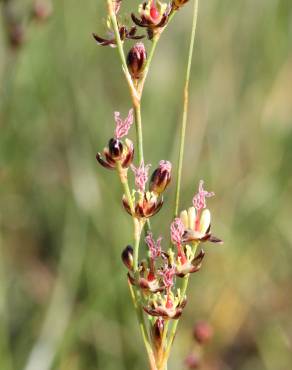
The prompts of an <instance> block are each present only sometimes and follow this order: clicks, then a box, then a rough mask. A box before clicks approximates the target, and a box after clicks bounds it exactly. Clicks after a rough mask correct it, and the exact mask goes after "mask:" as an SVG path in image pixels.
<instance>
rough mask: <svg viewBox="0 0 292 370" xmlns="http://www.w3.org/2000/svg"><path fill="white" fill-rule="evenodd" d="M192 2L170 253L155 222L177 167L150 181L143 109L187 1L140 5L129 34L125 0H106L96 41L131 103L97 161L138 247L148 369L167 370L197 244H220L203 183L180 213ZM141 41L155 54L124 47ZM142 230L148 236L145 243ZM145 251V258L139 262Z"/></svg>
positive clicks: (128, 258)
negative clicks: (157, 61) (114, 53)
mask: <svg viewBox="0 0 292 370" xmlns="http://www.w3.org/2000/svg"><path fill="white" fill-rule="evenodd" d="M194 1H195V2H194V18H193V29H192V37H191V44H190V52H189V61H188V68H187V75H186V84H185V91H184V114H183V123H182V132H181V144H180V151H179V152H180V154H179V160H178V163H179V165H178V176H177V183H176V188H177V192H176V200H175V217H174V220H173V221H172V223H171V225H170V242H171V247H170V248H169V249H168V250H163V248H162V237H159V238H158V239H157V240H156V239H155V238H154V236H153V233H152V231H151V225H150V218H151V217H153V216H154V215H155V214H156V213H158V212H159V210H160V209H161V207H162V205H163V193H164V191H165V190H166V188H167V187H168V185H169V183H170V181H171V170H172V165H171V163H170V162H168V161H166V160H161V161H160V162H159V166H158V167H157V168H156V169H155V170H154V172H153V173H152V175H151V177H150V180H149V181H148V174H149V170H150V166H151V165H149V164H147V165H145V163H144V153H143V137H142V120H141V110H140V104H141V98H142V93H143V88H144V83H145V80H146V77H147V74H148V71H149V67H150V64H151V61H152V57H153V54H154V51H155V48H156V45H157V43H158V41H159V39H160V36H161V34H162V33H163V31H164V30H165V29H166V27H167V26H168V24H169V22H170V21H171V20H172V18H173V16H174V15H175V14H176V13H177V11H179V10H180V9H181V8H182V7H183V6H184V5H185V4H186V3H187V2H188V0H173V1H172V2H170V3H162V2H160V1H159V0H148V1H146V2H145V3H143V4H141V5H140V6H139V9H138V12H139V15H136V13H134V12H133V13H132V15H131V18H132V20H133V22H134V23H135V25H133V26H132V27H130V28H127V27H126V26H125V25H124V24H121V23H120V21H119V19H118V14H119V11H120V8H121V5H122V0H107V8H108V25H109V28H110V30H109V31H110V36H109V37H108V38H104V37H100V36H98V35H96V34H94V35H93V36H94V39H95V40H96V42H97V43H98V44H99V45H100V46H111V47H116V48H117V49H118V52H119V56H120V59H121V64H122V70H123V73H124V75H125V78H126V80H127V83H128V86H129V91H130V96H131V99H132V105H133V108H132V109H131V110H130V111H129V113H128V116H127V117H126V118H125V119H122V118H121V117H120V113H118V112H115V114H114V119H115V122H116V129H115V132H114V135H113V138H111V139H110V140H109V143H108V146H107V147H106V148H105V149H104V150H103V153H102V154H101V153H98V154H97V156H96V158H97V160H98V162H99V163H100V164H101V165H102V166H103V167H105V168H107V169H110V170H115V171H116V172H117V173H118V175H119V178H120V181H121V184H122V186H123V190H124V195H123V198H122V201H123V206H124V209H125V210H126V212H127V213H128V214H129V215H130V216H131V218H132V221H133V230H134V232H133V247H132V246H131V245H128V246H127V247H126V248H125V249H124V251H123V252H122V260H123V262H124V264H125V266H126V267H127V269H128V283H129V288H130V292H131V296H132V299H133V303H134V306H135V309H136V312H137V317H138V321H139V326H140V328H141V332H142V337H143V340H144V343H145V347H146V350H147V354H148V358H149V364H150V368H151V370H165V369H166V368H167V361H168V358H169V354H170V349H171V346H172V343H173V340H174V336H175V333H176V327H177V322H178V319H179V318H180V316H181V315H182V312H183V309H184V307H185V305H186V302H187V298H186V289H187V285H188V279H189V276H190V274H191V273H194V272H197V271H198V270H199V269H200V268H201V264H202V260H203V258H204V256H205V252H204V251H203V250H200V251H199V253H197V248H198V246H199V245H200V244H201V243H203V242H206V241H209V242H213V243H222V241H221V240H220V239H218V238H216V237H215V236H213V235H212V234H211V214H210V211H209V210H208V209H207V208H206V198H209V197H211V196H213V195H214V193H212V192H208V191H206V190H204V187H203V181H200V183H199V189H198V193H197V194H196V195H195V196H194V198H193V207H190V208H189V209H188V210H184V211H182V212H181V213H180V215H179V216H178V215H177V211H178V205H179V194H180V182H181V172H182V159H183V149H184V136H185V126H186V120H187V108H188V85H189V76H190V68H191V60H192V53H193V44H194V37H195V30H196V20H197V11H198V0H194ZM137 27H140V28H142V31H143V29H146V31H147V34H146V35H143V34H140V32H138V30H137ZM137 32H138V34H137ZM144 37H148V39H149V40H151V41H152V47H151V48H150V51H149V52H148V53H147V52H146V50H145V46H144V44H143V43H142V42H141V41H139V42H138V43H136V44H135V45H134V46H133V47H132V48H130V50H129V52H128V55H127V58H126V56H125V53H124V42H125V41H126V40H140V39H142V38H144ZM147 54H148V56H147ZM134 121H135V127H136V142H137V144H136V150H137V154H138V155H137V164H136V165H134V164H133V160H134V145H133V143H132V142H131V141H130V140H129V139H128V138H125V137H126V136H127V135H128V132H129V130H130V128H131V126H132V124H133V122H134ZM124 138H125V139H124ZM129 169H131V170H132V171H129ZM131 172H132V177H133V179H134V182H135V187H136V188H135V189H131V187H130V185H129V177H130V174H131ZM147 183H149V184H148V186H147ZM143 230H144V232H145V235H146V236H145V238H142V231H143ZM143 239H144V240H143ZM143 251H144V254H146V256H147V258H146V259H143V260H141V254H142V252H143ZM145 252H146V253H145Z"/></svg>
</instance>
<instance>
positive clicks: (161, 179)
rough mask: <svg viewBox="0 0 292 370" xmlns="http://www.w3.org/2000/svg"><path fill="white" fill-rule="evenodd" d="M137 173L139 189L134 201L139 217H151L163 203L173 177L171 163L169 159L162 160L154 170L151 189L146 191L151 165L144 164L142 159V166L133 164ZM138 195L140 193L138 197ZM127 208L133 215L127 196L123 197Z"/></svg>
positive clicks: (136, 181)
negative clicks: (164, 194) (164, 193)
mask: <svg viewBox="0 0 292 370" xmlns="http://www.w3.org/2000/svg"><path fill="white" fill-rule="evenodd" d="M131 169H132V170H133V172H134V174H135V184H136V188H137V191H136V192H135V193H134V195H133V203H134V205H135V206H134V209H135V214H134V216H135V217H137V218H149V217H152V216H154V215H155V214H156V213H157V212H158V211H159V210H160V209H161V207H162V205H163V196H162V195H161V194H162V193H163V192H164V190H165V189H166V187H167V185H168V184H169V182H170V179H171V164H170V162H168V161H164V160H163V161H160V163H159V167H158V168H157V169H156V170H155V171H154V172H153V174H152V176H151V180H150V185H149V191H146V183H147V181H148V172H149V169H150V165H144V162H143V161H142V162H141V164H140V166H138V167H135V166H134V165H131ZM136 195H138V197H137V199H136ZM123 205H124V208H125V210H126V211H127V212H128V213H129V214H130V215H132V212H131V209H130V205H129V202H128V199H127V198H126V196H124V197H123Z"/></svg>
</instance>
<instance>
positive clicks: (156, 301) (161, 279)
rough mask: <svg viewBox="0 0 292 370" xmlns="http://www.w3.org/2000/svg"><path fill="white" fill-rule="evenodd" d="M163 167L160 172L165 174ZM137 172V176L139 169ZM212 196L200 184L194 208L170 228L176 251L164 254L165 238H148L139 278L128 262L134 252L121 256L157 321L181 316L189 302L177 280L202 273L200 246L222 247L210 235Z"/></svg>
mask: <svg viewBox="0 0 292 370" xmlns="http://www.w3.org/2000/svg"><path fill="white" fill-rule="evenodd" d="M163 164H164V163H163ZM163 164H161V167H163ZM161 167H160V171H162V172H163V169H161ZM167 169H169V168H167ZM164 170H165V168H164ZM136 171H137V172H138V170H137V169H136ZM142 172H143V171H142ZM144 174H145V173H143V175H141V179H139V180H140V181H141V183H140V182H138V183H139V186H140V188H141V190H143V189H144V186H145V181H144V177H143V176H144ZM139 176H140V174H139ZM213 195H214V194H213V193H209V192H207V191H205V190H204V189H203V182H202V181H201V182H200V184H199V190H198V193H197V194H196V195H195V196H194V198H193V204H194V207H191V208H189V210H188V211H182V212H181V214H180V217H177V218H175V219H174V220H173V222H172V223H171V225H170V240H171V243H172V244H173V247H172V248H170V249H169V250H168V251H167V252H165V251H163V250H162V245H161V244H162V237H159V238H158V239H157V240H154V238H153V234H152V233H151V232H148V234H147V236H146V238H145V244H146V246H147V249H148V258H147V260H143V261H142V262H141V263H140V264H139V274H138V277H137V276H135V274H133V272H132V268H131V266H132V265H131V264H129V263H128V262H127V260H130V261H132V259H133V256H132V253H133V249H131V256H130V258H129V257H127V258H126V259H125V257H124V256H128V251H129V247H127V248H126V249H125V250H124V252H123V255H122V256H123V261H124V263H125V265H126V266H127V267H128V269H129V272H128V277H129V280H130V282H131V283H132V284H133V285H135V286H137V287H139V288H140V289H141V291H142V294H143V297H144V301H145V304H144V311H145V312H146V313H147V314H149V315H150V316H155V317H158V318H159V319H160V320H166V319H178V318H179V317H180V316H181V314H182V312H183V308H184V307H185V305H186V302H187V300H186V296H185V295H183V294H182V292H181V290H180V289H178V288H177V287H176V283H175V278H176V277H178V278H183V277H185V276H186V275H188V274H190V273H194V272H197V271H199V269H200V268H201V265H202V261H203V258H204V256H205V252H204V251H203V250H200V251H199V253H197V254H196V250H197V247H198V245H199V244H200V243H201V242H206V241H211V242H213V243H220V244H221V243H222V241H221V240H220V239H218V238H216V237H214V236H212V235H211V233H210V220H211V216H210V211H209V210H208V209H206V198H208V197H210V196H213ZM129 265H130V268H129Z"/></svg>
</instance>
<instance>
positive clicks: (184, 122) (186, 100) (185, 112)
mask: <svg viewBox="0 0 292 370" xmlns="http://www.w3.org/2000/svg"><path fill="white" fill-rule="evenodd" d="M198 4H199V0H195V1H194V13H193V14H194V15H193V24H192V34H191V41H190V47H189V57H188V64H187V71H186V79H185V87H184V101H183V117H182V125H181V135H180V148H179V157H178V171H177V180H176V195H175V208H174V215H175V217H176V216H177V215H178V209H179V201H180V190H181V177H182V165H183V158H184V147H185V136H186V126H187V118H188V107H189V82H190V74H191V67H192V59H193V52H194V43H195V37H196V29H197V19H198Z"/></svg>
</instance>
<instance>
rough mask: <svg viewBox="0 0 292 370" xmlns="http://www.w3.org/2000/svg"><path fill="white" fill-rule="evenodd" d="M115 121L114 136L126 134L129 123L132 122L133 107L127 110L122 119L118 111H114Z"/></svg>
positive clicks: (120, 136) (119, 137) (118, 137)
mask: <svg viewBox="0 0 292 370" xmlns="http://www.w3.org/2000/svg"><path fill="white" fill-rule="evenodd" d="M114 116H115V122H116V130H115V138H116V139H121V138H122V137H124V136H126V135H128V132H129V130H130V127H131V125H132V124H133V121H134V120H133V109H130V110H129V114H128V117H127V118H125V119H124V120H122V119H121V117H120V112H115V113H114Z"/></svg>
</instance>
